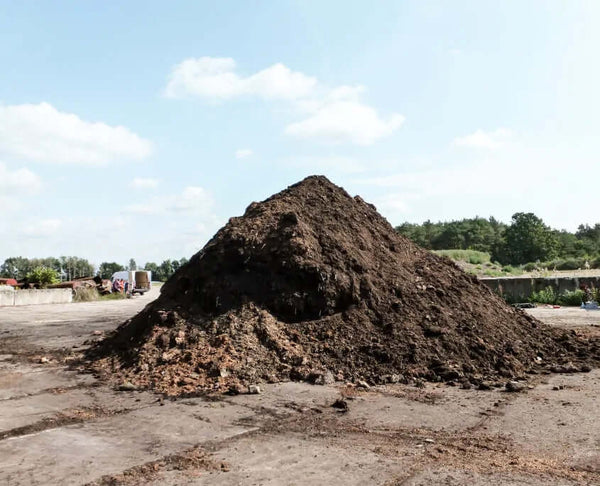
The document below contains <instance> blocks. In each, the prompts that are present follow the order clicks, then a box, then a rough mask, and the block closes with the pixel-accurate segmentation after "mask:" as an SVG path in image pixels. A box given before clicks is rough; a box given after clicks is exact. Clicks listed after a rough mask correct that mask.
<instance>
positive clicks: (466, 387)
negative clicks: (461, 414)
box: [460, 381, 473, 390]
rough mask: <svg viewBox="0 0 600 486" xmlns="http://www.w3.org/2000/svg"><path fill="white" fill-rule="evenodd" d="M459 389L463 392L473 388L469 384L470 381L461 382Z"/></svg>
mask: <svg viewBox="0 0 600 486" xmlns="http://www.w3.org/2000/svg"><path fill="white" fill-rule="evenodd" d="M460 387H461V388H462V389H463V390H470V389H471V388H473V385H471V382H470V381H463V382H462V383H461V384H460Z"/></svg>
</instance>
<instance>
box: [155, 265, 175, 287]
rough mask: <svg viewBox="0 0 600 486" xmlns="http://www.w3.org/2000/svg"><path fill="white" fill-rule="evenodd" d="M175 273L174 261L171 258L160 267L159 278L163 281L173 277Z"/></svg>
mask: <svg viewBox="0 0 600 486" xmlns="http://www.w3.org/2000/svg"><path fill="white" fill-rule="evenodd" d="M174 273H175V270H174V269H173V262H171V260H165V261H164V262H162V263H161V264H160V266H159V267H158V274H159V277H158V280H160V281H161V282H166V281H167V280H169V279H170V278H171V275H173V274H174Z"/></svg>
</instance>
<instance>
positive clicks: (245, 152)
mask: <svg viewBox="0 0 600 486" xmlns="http://www.w3.org/2000/svg"><path fill="white" fill-rule="evenodd" d="M253 153H254V152H253V151H252V150H251V149H238V150H236V151H235V158H236V159H245V158H246V157H250V156H251V155H252V154H253Z"/></svg>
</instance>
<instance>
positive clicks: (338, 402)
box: [331, 398, 348, 412]
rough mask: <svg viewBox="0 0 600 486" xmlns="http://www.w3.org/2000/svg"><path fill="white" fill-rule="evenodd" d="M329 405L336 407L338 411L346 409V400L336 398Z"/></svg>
mask: <svg viewBox="0 0 600 486" xmlns="http://www.w3.org/2000/svg"><path fill="white" fill-rule="evenodd" d="M331 406H332V407H333V408H337V409H338V410H339V411H340V412H347V411H348V402H347V401H346V400H344V399H343V398H338V399H337V400H336V401H335V402H333V403H332V405H331Z"/></svg>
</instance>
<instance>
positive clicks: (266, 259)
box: [89, 176, 600, 395]
mask: <svg viewBox="0 0 600 486" xmlns="http://www.w3.org/2000/svg"><path fill="white" fill-rule="evenodd" d="M89 356H90V357H92V358H93V359H94V361H95V362H94V367H95V369H96V371H98V372H99V373H103V374H105V375H106V376H110V377H112V379H118V380H127V381H131V382H132V383H134V384H135V385H137V386H142V387H151V388H153V389H155V390H158V391H162V392H165V393H167V394H171V395H180V394H186V393H195V392H199V391H210V390H227V389H228V388H230V387H232V388H233V389H234V390H235V389H238V390H239V389H241V387H242V385H247V384H250V383H257V382H263V381H267V382H275V381H284V380H290V379H292V380H309V381H316V382H327V381H328V380H331V379H332V378H335V379H337V380H345V381H358V380H365V381H367V382H369V383H371V384H373V383H385V382H389V381H409V380H413V379H425V380H430V381H453V382H457V383H458V382H464V383H466V382H469V383H471V384H473V385H475V386H477V385H480V384H481V383H483V382H488V381H489V382H492V383H493V382H497V383H500V382H505V381H506V380H508V379H520V378H524V377H525V374H526V373H531V372H534V373H536V372H544V371H545V370H552V371H560V370H561V369H564V370H568V371H577V370H579V371H586V370H589V369H590V367H592V366H594V365H595V364H596V363H597V362H598V359H599V358H600V347H599V346H598V344H597V340H595V339H591V338H588V337H585V336H580V335H577V334H576V333H573V332H570V331H564V330H560V329H553V328H550V327H547V326H545V325H544V324H542V323H541V322H539V321H537V320H536V319H534V318H533V317H531V316H528V315H527V314H525V313H524V312H522V311H521V310H517V309H513V308H512V307H510V306H508V305H507V304H505V302H504V301H503V300H502V299H501V298H500V297H498V296H497V295H495V294H494V293H492V292H491V291H490V290H489V289H488V288H487V287H485V286H484V285H482V284H480V283H479V282H478V281H477V279H476V278H475V277H472V276H469V275H467V274H465V273H464V272H463V271H461V270H460V269H459V268H458V267H457V266H456V265H455V264H454V263H453V262H451V261H450V260H449V259H445V258H441V257H438V256H436V255H434V254H432V253H430V252H428V251H425V250H423V249H421V248H419V247H417V246H416V245H414V244H413V243H412V242H410V241H409V240H407V239H406V238H404V237H402V236H400V235H399V234H397V233H396V232H395V231H394V229H393V228H392V226H391V225H390V224H389V223H388V222H387V221H386V220H385V219H384V218H383V217H382V216H381V215H379V213H378V212H377V211H376V209H375V207H374V206H372V205H371V204H368V203H366V202H365V201H363V200H362V199H361V198H360V197H358V196H357V197H354V198H353V197H351V196H350V195H348V194H347V193H346V192H345V191H344V190H343V189H342V188H340V187H338V186H336V185H334V184H332V183H331V182H330V181H329V180H327V179H326V178H325V177H322V176H312V177H308V178H306V179H304V180H303V181H301V182H299V183H297V184H295V185H293V186H291V187H289V188H288V189H286V190H284V191H282V192H280V193H278V194H276V195H274V196H272V197H270V198H269V199H267V200H265V201H263V202H261V203H252V204H251V205H250V206H249V207H248V208H247V210H246V212H245V214H244V215H243V216H242V217H236V218H231V219H230V220H229V222H228V223H227V225H226V226H224V227H223V228H221V229H220V230H219V231H218V232H217V234H216V235H215V236H214V237H213V238H212V239H211V240H210V241H209V242H208V244H207V245H206V246H205V247H204V248H203V249H202V250H201V251H199V252H198V253H197V254H195V255H194V256H193V257H192V258H191V260H190V262H189V263H188V264H187V265H185V266H183V267H182V268H180V269H179V270H178V271H177V272H176V273H175V275H174V276H173V277H172V278H171V279H170V280H169V281H168V282H167V283H166V284H165V285H164V286H163V289H162V291H161V296H160V297H159V298H158V299H157V300H156V301H155V302H153V303H152V304H150V305H149V306H148V307H146V308H145V309H144V310H143V311H142V312H141V313H140V314H138V315H137V316H135V317H134V318H133V319H131V320H129V321H127V322H125V323H124V324H122V325H121V326H120V327H119V328H118V329H117V330H116V332H115V333H113V334H112V335H111V336H109V337H108V338H107V339H105V340H104V341H103V342H101V343H100V344H99V345H98V346H96V347H95V348H93V349H92V350H91V351H90V355H89ZM561 367H562V368H561Z"/></svg>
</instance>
